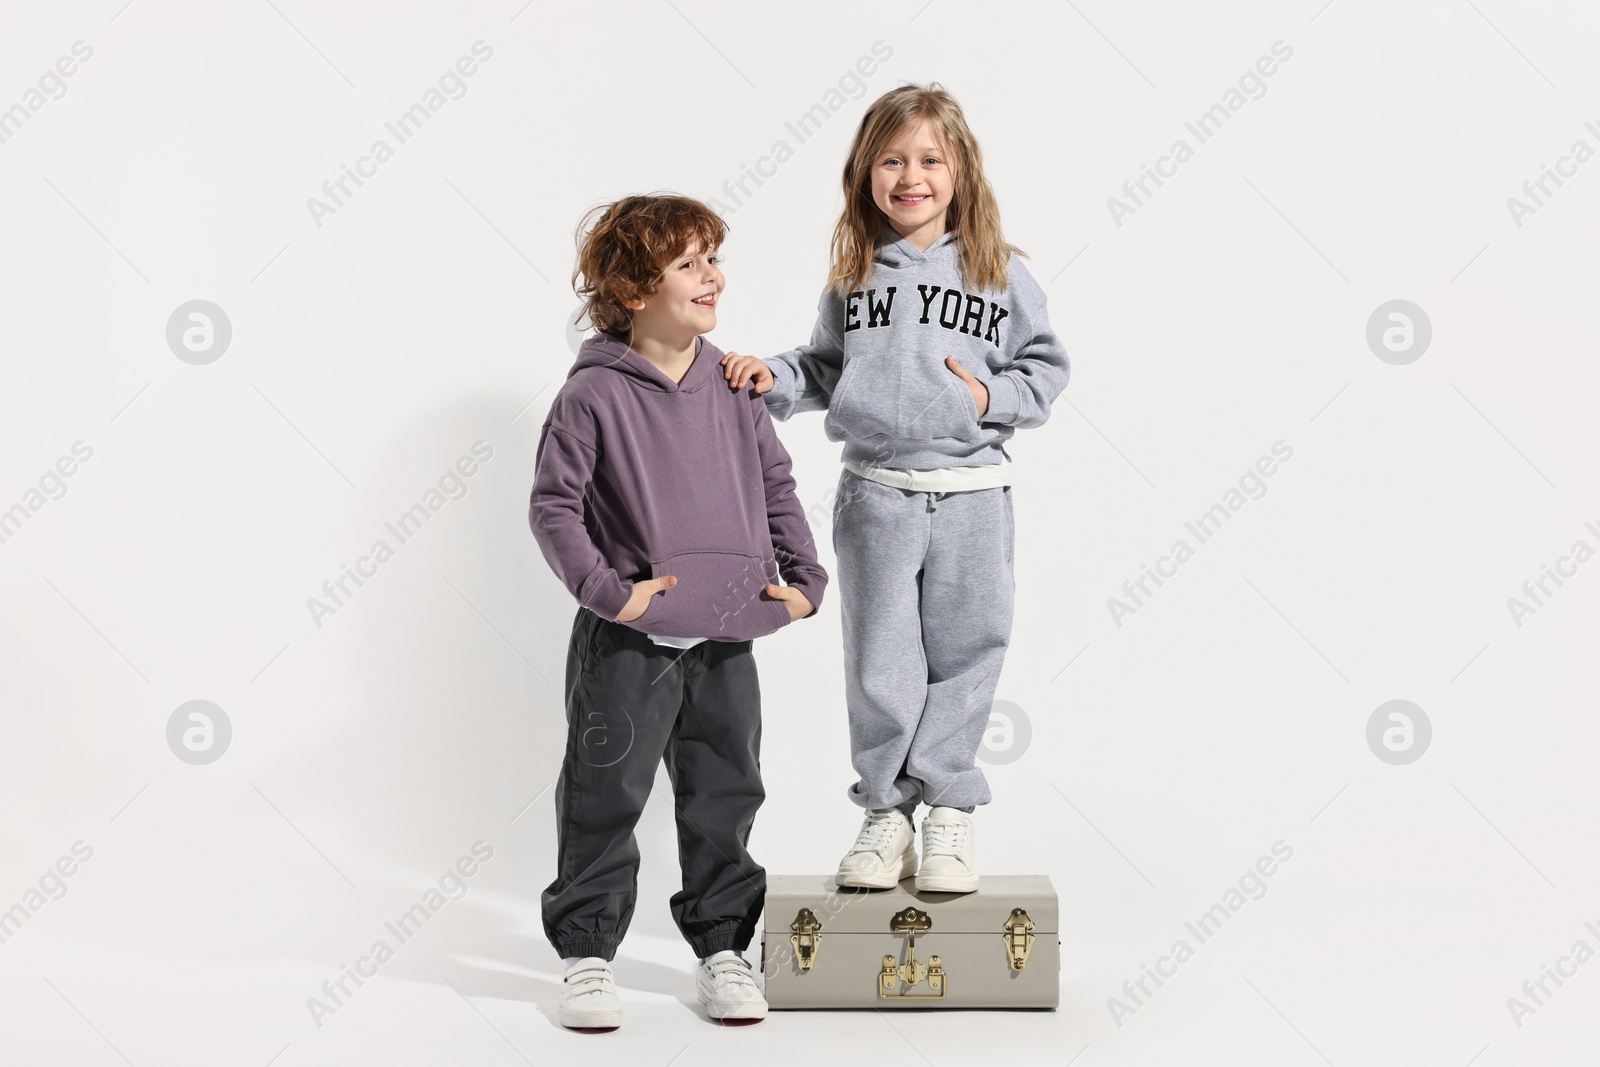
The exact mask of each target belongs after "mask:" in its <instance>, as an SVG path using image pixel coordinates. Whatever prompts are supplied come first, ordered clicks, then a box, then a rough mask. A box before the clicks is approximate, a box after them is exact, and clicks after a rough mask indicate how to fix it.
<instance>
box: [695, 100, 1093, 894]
mask: <svg viewBox="0 0 1600 1067" xmlns="http://www.w3.org/2000/svg"><path fill="white" fill-rule="evenodd" d="M844 204H845V207H844V213H843V214H842V215H841V216H840V218H839V221H838V223H837V224H836V225H835V227H834V232H833V253H832V267H831V270H830V271H829V274H828V283H827V287H826V289H825V290H824V292H823V294H822V298H821V300H820V301H819V304H818V311H819V315H818V318H817V323H816V326H815V328H814V329H813V330H812V333H811V343H810V344H807V345H802V346H801V347H799V348H797V349H794V350H793V351H790V352H785V353H784V354H783V355H780V356H777V357H774V358H773V359H770V360H761V359H757V358H755V357H752V356H740V355H739V354H737V353H734V352H730V353H728V354H727V355H726V356H724V357H723V360H722V365H723V368H724V375H723V376H724V378H726V380H727V381H728V383H729V385H730V387H731V388H734V389H742V388H743V387H744V383H745V382H747V381H751V380H753V381H754V382H755V391H756V392H757V393H761V394H764V399H765V401H766V404H767V409H768V411H769V413H770V414H771V415H772V417H773V418H776V419H779V420H780V421H781V420H786V419H788V418H789V416H791V415H793V414H795V413H796V412H800V411H815V410H822V409H824V408H825V409H826V410H827V415H826V416H825V417H824V420H823V424H822V425H823V430H824V432H825V433H826V434H827V437H828V439H829V440H830V441H842V442H844V456H843V459H844V469H843V470H842V471H841V472H840V474H839V486H838V493H837V498H836V501H835V507H834V513H833V547H834V552H835V554H836V555H837V557H838V567H837V573H836V579H837V582H838V585H839V587H840V588H841V590H842V593H841V597H842V605H843V606H842V608H841V613H842V626H843V631H844V661H845V703H846V708H847V711H848V715H849V720H850V750H851V762H852V763H853V765H854V767H855V770H856V773H857V774H858V775H859V776H860V780H859V781H857V782H856V783H855V784H854V785H852V786H851V787H850V790H849V795H850V799H851V800H853V801H854V802H855V803H856V804H858V805H860V806H861V807H863V808H865V809H866V818H865V820H864V821H863V823H862V825H861V832H860V834H859V836H858V837H857V838H856V841H855V844H853V845H852V846H851V847H850V850H849V851H848V852H847V853H846V854H845V857H844V859H843V860H842V861H841V862H840V864H839V871H838V874H837V875H836V879H835V880H836V881H837V882H838V884H839V885H841V886H865V887H875V888H890V887H893V886H894V885H896V884H897V883H898V882H899V881H900V880H901V879H903V878H907V877H909V876H910V875H911V874H912V873H913V872H915V873H916V888H917V889H918V890H919V891H926V892H953V893H965V892H971V891H972V890H974V889H976V888H977V887H978V872H977V866H976V863H975V860H974V852H973V827H972V819H971V812H972V811H973V809H974V808H975V807H976V806H977V805H979V804H987V803H988V802H989V799H990V797H989V786H988V782H987V781H986V780H985V778H984V775H983V772H982V771H981V770H979V769H978V767H977V765H976V763H975V759H976V756H977V751H978V745H979V744H980V743H981V741H982V738H983V733H984V730H985V729H986V728H987V727H988V723H989V709H990V705H991V704H992V702H993V700H994V693H995V688H996V686H997V685H998V684H999V680H1000V667H1001V663H1002V661H1003V660H1004V658H1005V652H1006V645H1007V643H1008V642H1009V640H1010V636H1011V616H1012V602H1013V596H1014V592H1015V580H1014V577H1013V574H1012V554H1013V548H1014V545H1015V526H1014V517H1013V513H1012V504H1011V484H1010V483H1011V477H1010V472H1009V470H1008V466H1009V463H1010V456H1009V455H1007V454H1006V451H1005V449H1004V447H1003V446H1004V444H1005V442H1006V441H1007V440H1009V439H1010V437H1011V435H1012V434H1013V433H1015V432H1016V430H1018V429H1020V428H1028V427H1034V426H1039V425H1042V424H1043V423H1044V421H1045V419H1046V418H1047V417H1049V414H1050V404H1051V401H1053V400H1054V399H1055V397H1056V396H1057V395H1058V394H1060V392H1061V390H1062V389H1063V388H1065V387H1066V384H1067V373H1068V362H1067V353H1066V349H1065V348H1064V347H1063V345H1062V343H1061V341H1060V340H1059V339H1058V338H1057V337H1056V335H1055V333H1054V332H1053V331H1052V330H1051V329H1050V324H1049V321H1048V319H1047V318H1046V315H1045V295H1044V291H1043V290H1042V289H1041V288H1040V287H1039V285H1038V283H1037V282H1035V281H1034V279H1033V275H1031V274H1030V273H1029V272H1028V270H1027V268H1026V267H1025V266H1023V264H1022V261H1021V259H1019V258H1018V256H1019V255H1020V254H1021V250H1020V249H1018V248H1017V247H1015V246H1014V245H1011V244H1008V243H1007V242H1006V240H1005V238H1004V237H1003V236H1002V234H1001V230H1000V212H999V208H998V207H997V205H996V203H995V198H994V192H993V190H991V189H990V187H989V183H988V181H987V180H986V179H985V178H984V174H983V156H982V153H981V152H980V151H979V148H978V143H977V140H976V139H975V138H974V137H973V135H972V131H971V130H969V129H968V128H967V123H966V119H965V117H964V116H963V115H962V112H961V107H960V105H959V104H957V103H956V100H955V98H954V97H952V96H951V95H950V94H949V93H948V92H946V91H945V90H944V89H943V87H941V86H940V85H939V84H938V83H937V82H934V83H932V84H930V85H926V86H922V85H903V86H901V87H899V88H897V89H894V90H892V91H890V92H888V93H886V94H884V95H883V96H882V97H880V98H879V99H878V100H877V101H876V102H874V103H873V104H872V106H871V107H869V108H868V109H867V113H866V114H865V115H864V116H862V119H861V125H860V126H859V127H858V128H857V130H856V135H855V140H854V143H853V144H852V145H851V148H850V156H849V159H848V160H847V161H846V163H845V168H844ZM919 803H922V804H927V805H928V806H929V808H930V809H931V810H930V811H929V812H928V814H927V816H926V818H925V819H924V820H923V823H922V845H923V852H922V862H921V866H920V868H919V867H918V863H917V852H916V848H915V846H914V834H913V829H912V823H911V815H912V813H913V812H914V811H915V810H916V807H917V805H918V804H919Z"/></svg>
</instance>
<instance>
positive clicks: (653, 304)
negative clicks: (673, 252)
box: [627, 240, 727, 349]
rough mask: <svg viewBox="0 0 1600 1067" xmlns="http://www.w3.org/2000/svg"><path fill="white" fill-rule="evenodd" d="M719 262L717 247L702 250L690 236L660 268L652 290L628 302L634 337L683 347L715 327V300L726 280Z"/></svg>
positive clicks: (679, 347) (717, 299) (678, 347)
mask: <svg viewBox="0 0 1600 1067" xmlns="http://www.w3.org/2000/svg"><path fill="white" fill-rule="evenodd" d="M721 262H722V257H721V256H720V255H718V254H717V250H715V249H713V250H712V251H711V252H710V253H703V252H702V251H701V249H700V242H699V241H698V240H691V241H690V242H689V247H688V248H686V249H684V250H683V252H682V254H680V255H679V256H678V257H677V258H676V259H673V260H671V261H670V262H669V263H668V264H667V267H666V269H665V270H664V271H662V273H661V279H660V281H658V282H657V283H656V291H655V292H654V293H652V294H650V295H649V296H646V297H642V298H640V299H637V300H631V301H629V302H628V304H627V306H628V307H629V308H630V309H632V311H633V330H634V337H635V338H636V339H637V338H652V339H655V340H656V341H659V342H661V343H663V344H665V345H667V346H669V347H672V348H675V349H682V348H683V347H685V346H687V345H689V344H691V343H692V342H693V341H694V339H695V338H696V337H698V336H700V335H701V334H705V333H710V332H711V331H712V330H713V329H715V328H716V325H717V302H718V301H719V300H720V299H721V297H722V289H723V287H724V286H725V285H726V284H727V282H726V279H724V278H723V276H722V269H721V267H719V266H718V264H719V263H721ZM635 347H637V346H635Z"/></svg>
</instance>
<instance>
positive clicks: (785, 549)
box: [751, 404, 828, 622]
mask: <svg viewBox="0 0 1600 1067" xmlns="http://www.w3.org/2000/svg"><path fill="white" fill-rule="evenodd" d="M751 408H752V409H753V413H754V416H755V426H756V446H757V448H758V449H759V450H760V453H761V479H762V484H763V486H764V487H765V490H766V497H767V529H768V530H769V531H770V532H771V534H772V550H773V553H774V554H775V555H776V557H777V562H778V573H779V574H781V575H783V580H784V581H785V582H787V583H789V584H790V585H792V586H794V587H796V588H797V589H799V590H800V591H801V592H802V593H804V594H805V596H806V599H807V600H809V601H811V604H812V609H811V614H810V615H803V616H801V618H806V619H809V618H811V616H812V615H815V614H816V613H817V609H819V608H821V607H822V594H823V591H824V590H825V589H827V587H828V572H827V571H826V570H824V569H823V567H822V564H820V563H818V562H817V546H816V542H815V540H814V539H813V538H812V536H811V524H810V523H808V522H807V521H806V512H805V508H804V507H803V506H802V505H801V503H800V497H799V495H798V494H797V493H796V492H795V483H794V475H793V474H792V473H791V465H792V464H791V461H790V459H789V452H788V450H787V449H786V448H784V447H783V442H782V441H780V440H778V433H777V431H776V430H775V429H773V426H772V419H771V417H770V416H769V415H768V413H767V409H766V406H765V405H763V404H752V405H751ZM783 610H784V615H785V618H784V621H785V622H787V621H789V620H788V618H787V616H788V610H789V609H788V608H787V607H784V609H783Z"/></svg>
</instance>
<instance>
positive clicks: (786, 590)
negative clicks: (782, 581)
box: [767, 582, 817, 622]
mask: <svg viewBox="0 0 1600 1067" xmlns="http://www.w3.org/2000/svg"><path fill="white" fill-rule="evenodd" d="M767 595H768V596H770V597H771V598H772V599H774V600H781V601H783V606H784V607H786V608H788V609H789V621H790V622H794V621H796V620H798V619H803V618H805V617H806V616H807V615H810V614H811V613H812V612H813V611H815V610H816V607H817V606H816V605H815V604H813V603H811V601H809V600H807V599H806V595H805V594H804V593H802V592H801V591H800V590H799V588H798V587H796V586H792V585H776V584H774V583H772V582H768V583H767Z"/></svg>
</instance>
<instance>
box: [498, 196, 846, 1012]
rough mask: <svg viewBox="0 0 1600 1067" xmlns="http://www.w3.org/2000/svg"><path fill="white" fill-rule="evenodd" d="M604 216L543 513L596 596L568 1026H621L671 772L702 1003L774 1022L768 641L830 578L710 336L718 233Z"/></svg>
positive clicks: (568, 906) (580, 769)
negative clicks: (763, 687)
mask: <svg viewBox="0 0 1600 1067" xmlns="http://www.w3.org/2000/svg"><path fill="white" fill-rule="evenodd" d="M595 211H597V212H599V218H598V220H596V221H595V222H594V225H593V227H592V228H588V227H587V220H586V223H585V225H584V226H580V230H579V238H578V245H579V253H578V267H577V269H576V270H575V271H574V272H573V282H574V286H575V288H576V290H577V292H578V295H579V296H580V297H583V298H584V300H585V307H584V310H585V313H586V314H587V315H588V316H589V319H590V321H591V322H593V323H594V325H595V327H596V330H597V331H598V332H597V333H596V334H595V335H594V336H591V337H590V338H589V339H588V340H586V341H585V342H584V343H583V345H582V346H581V348H580V350H579V353H578V359H577V361H576V363H575V364H574V365H573V367H572V369H571V370H570V371H569V372H568V374H567V381H566V383H565V385H563V386H562V388H561V391H560V392H559V393H558V394H557V396H556V398H555V400H554V401H553V402H552V404H551V407H550V414H549V416H548V417H547V418H546V420H545V424H544V427H543V429H542V430H541V432H540V437H539V449H538V460H537V473H536V475H535V481H534V486H533V494H532V499H531V502H530V507H529V522H530V524H531V526H532V527H533V533H534V536H535V537H536V538H537V539H538V542H539V547H540V549H541V550H542V551H543V553H544V557H545V559H546V560H547V561H548V562H549V564H550V566H551V568H552V569H553V570H554V571H555V573H556V575H557V576H558V577H559V578H560V579H561V581H562V583H563V584H564V585H565V586H566V587H567V589H568V590H569V591H570V592H571V593H572V595H573V596H574V597H575V598H576V599H577V601H578V603H579V604H580V605H581V607H579V609H578V613H577V617H576V619H575V620H574V621H573V627H572V637H571V641H570V644H569V646H568V650H567V669H566V694H567V696H566V711H567V729H568V734H567V745H566V755H565V758H564V760H563V762H562V766H561V776H560V778H559V780H558V783H557V786H556V798H555V803H556V829H557V841H558V845H557V849H558V853H559V856H558V861H557V870H556V878H555V880H554V881H553V882H551V883H550V885H549V887H548V888H546V889H545V891H544V894H543V897H542V903H543V912H544V926H545V933H546V936H548V937H549V938H550V942H551V944H552V945H554V946H555V949H556V951H557V952H558V953H560V954H561V956H562V959H563V963H564V965H565V967H566V973H565V976H564V979H563V986H562V993H561V999H560V1004H559V1007H558V1018H559V1020H560V1022H561V1024H562V1025H563V1026H569V1027H582V1028H589V1027H615V1026H618V1025H620V1024H621V1021H622V1008H621V1003H620V1001H619V1000H618V998H617V993H616V986H615V984H614V981H613V977H612V973H611V966H610V960H611V959H612V958H613V956H614V954H615V952H616V948H617V945H618V943H619V942H620V941H621V940H622V936H623V934H624V933H626V932H627V928H628V924H629V921H630V920H631V919H632V917H633V908H634V900H635V895H636V878H637V872H638V865H639V850H638V846H637V845H636V843H635V841H634V836H633V829H634V826H635V824H636V823H637V822H638V819H639V815H640V813H641V812H642V811H643V809H644V804H645V801H646V800H647V799H648V797H649V795H650V790H651V786H652V784H653V783H654V781H655V768H656V763H657V761H659V760H662V759H665V762H666V764H667V770H668V773H669V775H670V776H671V779H672V785H673V792H674V799H675V806H676V809H677V824H678V846H679V857H680V862H681V864H682V868H683V889H682V891H681V892H678V893H675V894H674V895H673V897H672V900H671V908H672V917H673V920H674V921H675V922H676V923H677V925H678V929H679V930H680V932H682V934H683V936H684V938H685V940H687V941H688V942H689V944H690V946H691V947H693V949H694V950H695V954H696V955H697V956H699V957H700V960H701V963H700V967H699V969H698V971H697V972H696V980H695V988H696V993H697V995H698V997H699V999H700V1001H701V1003H703V1004H704V1005H705V1006H706V1010H707V1014H709V1015H710V1016H711V1017H712V1018H714V1019H761V1018H764V1017H765V1015H766V1011H767V1004H766V1001H765V1000H764V999H762V997H761V994H760V992H759V990H758V989H757V988H756V984H755V980H754V976H753V974H752V972H751V968H750V964H749V963H748V962H747V961H746V960H745V959H744V957H743V956H742V955H741V953H742V951H743V950H744V949H745V948H746V947H747V946H748V945H749V944H750V940H751V937H752V935H753V934H754V931H755V921H756V916H757V915H758V914H759V913H760V911H761V907H762V900H763V897H764V895H765V892H766V872H765V870H764V869H763V868H762V867H761V866H760V865H759V864H757V863H756V862H755V861H754V860H753V859H751V857H750V854H749V852H747V851H746V848H745V846H746V843H747V842H748V840H749V836H750V827H751V823H752V822H753V820H754V818H755V813H756V809H757V808H758V807H759V806H760V804H761V801H762V800H763V799H764V797H765V793H764V791H763V789H762V785H761V774H760V765H759V754H760V742H761V703H760V692H759V690H758V686H757V678H756V665H755V659H754V657H753V655H752V653H751V645H752V642H753V641H754V639H755V638H757V637H762V636H764V635H766V634H769V633H772V632H773V631H775V630H777V629H779V628H780V627H782V626H785V625H787V624H788V623H790V622H792V621H794V620H796V619H801V618H805V617H807V616H810V615H812V614H815V612H816V609H817V605H819V604H820V603H821V602H822V594H823V590H824V588H825V587H826V585H827V581H828V575H827V572H826V571H825V570H824V569H823V568H822V567H821V566H820V565H819V564H818V563H817V557H816V551H815V548H814V546H813V544H812V538H811V530H810V527H809V526H808V524H807V523H806V519H805V514H804V511H803V509H802V507H801V505H800V502H799V500H798V499H797V498H796V497H795V493H794V479H793V478H792V477H791V475H790V461H789V455H788V453H787V452H786V451H785V450H784V448H783V445H782V444H781V443H780V442H779V441H778V438H777V434H776V433H775V431H774V430H773V427H772V422H771V420H770V418H769V417H768V415H767V409H766V404H765V402H764V401H763V400H762V398H761V397H759V396H757V395H756V394H755V393H754V392H753V391H739V392H730V391H729V389H728V388H727V387H726V386H725V385H724V384H723V382H722V378H721V374H720V366H719V364H720V361H721V359H722V355H723V353H722V352H721V351H720V350H719V349H717V347H716V346H715V345H713V344H711V342H710V341H709V340H707V339H706V337H705V336H704V335H705V334H706V333H708V332H709V331H710V330H711V329H712V328H713V327H714V326H715V325H716V321H717V320H716V306H717V301H718V299H719V298H720V296H721V293H722V289H723V286H724V284H725V282H724V279H723V275H722V271H721V270H720V269H719V268H718V266H717V263H718V261H719V259H720V257H719V256H717V255H716V250H717V249H718V248H719V247H720V246H721V244H722V240H723V237H724V235H725V233H726V227H725V226H724V224H723V222H722V220H721V219H720V218H719V217H718V216H717V215H716V214H715V213H714V212H712V211H711V209H710V208H708V207H706V206H705V205H704V204H701V203H699V202H698V201H695V200H690V199H687V198H684V197H676V196H630V197H625V198H623V199H622V200H619V201H617V202H616V203H614V204H610V205H607V206H605V207H603V208H597V209H595ZM593 214H594V212H591V217H592V216H593ZM585 229H587V233H585V232H584V231H585ZM580 276H582V278H583V279H584V282H583V285H582V286H581V287H580V286H577V282H578V278H579V277H580ZM780 574H781V575H782V577H783V579H784V580H785V581H786V582H787V583H788V584H787V585H781V584H777V578H778V576H779V575H780Z"/></svg>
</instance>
